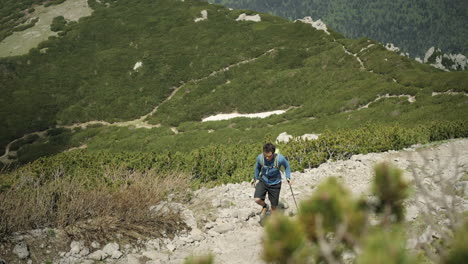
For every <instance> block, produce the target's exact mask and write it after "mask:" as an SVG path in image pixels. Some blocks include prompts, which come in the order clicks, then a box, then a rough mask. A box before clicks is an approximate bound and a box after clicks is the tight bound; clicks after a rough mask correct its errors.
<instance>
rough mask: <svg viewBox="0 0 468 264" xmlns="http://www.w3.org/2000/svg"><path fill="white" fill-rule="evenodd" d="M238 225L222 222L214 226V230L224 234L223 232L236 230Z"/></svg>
mask: <svg viewBox="0 0 468 264" xmlns="http://www.w3.org/2000/svg"><path fill="white" fill-rule="evenodd" d="M235 228H236V227H235V226H234V225H233V224H228V223H225V224H221V225H217V226H215V227H214V228H213V230H214V231H215V232H217V233H220V234H223V233H226V232H229V231H232V230H234V229H235Z"/></svg>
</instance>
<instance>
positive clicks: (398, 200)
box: [372, 163, 408, 222]
mask: <svg viewBox="0 0 468 264" xmlns="http://www.w3.org/2000/svg"><path fill="white" fill-rule="evenodd" d="M372 191H373V193H374V194H375V195H376V196H377V198H378V202H377V205H376V206H377V207H376V209H377V212H379V213H384V215H385V216H387V217H391V216H394V218H395V221H397V222H401V221H402V220H403V219H404V212H405V207H404V205H403V202H404V200H405V199H406V198H407V197H408V183H407V182H406V181H405V180H404V179H403V172H402V171H401V170H400V169H398V168H395V167H392V166H390V165H389V164H387V163H381V164H378V165H376V166H375V177H374V180H373V185H372Z"/></svg>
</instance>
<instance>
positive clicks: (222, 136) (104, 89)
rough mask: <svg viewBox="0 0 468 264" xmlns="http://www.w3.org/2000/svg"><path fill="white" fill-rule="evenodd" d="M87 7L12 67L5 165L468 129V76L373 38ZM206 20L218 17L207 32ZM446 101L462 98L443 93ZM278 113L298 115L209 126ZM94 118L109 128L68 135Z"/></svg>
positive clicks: (0, 108)
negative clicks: (434, 127) (339, 135)
mask: <svg viewBox="0 0 468 264" xmlns="http://www.w3.org/2000/svg"><path fill="white" fill-rule="evenodd" d="M88 2H89V4H90V6H91V7H92V8H93V9H94V12H93V14H92V15H91V16H89V17H84V18H82V19H81V20H80V22H79V23H68V24H67V25H66V26H65V28H64V30H63V31H61V32H60V33H59V36H58V37H50V38H49V40H48V41H46V42H44V43H41V44H40V45H39V47H37V48H34V49H32V50H31V51H30V53H29V54H27V55H24V56H17V57H6V58H2V59H0V73H1V74H0V78H1V82H0V83H1V84H0V92H1V93H2V97H1V99H0V100H1V101H0V113H1V117H2V118H1V121H0V122H1V123H0V127H1V128H2V129H1V131H0V147H1V152H2V154H3V152H4V151H5V146H6V145H7V144H8V143H9V142H12V141H13V140H17V141H15V142H13V144H12V145H11V146H10V151H15V152H11V153H9V157H8V158H9V159H10V160H18V161H19V162H20V163H21V164H23V163H26V162H29V161H33V160H35V159H37V158H39V157H42V156H48V155H52V154H56V153H60V152H62V151H64V150H67V149H69V148H72V147H80V146H81V147H85V148H86V151H95V150H99V151H101V150H106V151H123V152H139V153H140V152H155V153H166V152H167V151H188V150H191V149H193V148H200V147H204V146H207V145H209V144H223V145H229V144H239V143H246V144H247V143H249V144H250V143H255V142H259V141H262V140H263V139H264V138H265V135H270V136H271V137H272V138H276V136H277V135H278V134H279V133H281V132H284V131H286V132H288V133H290V134H293V135H296V136H299V135H302V134H305V133H321V132H323V131H325V130H327V129H330V130H336V129H357V128H360V127H362V126H363V125H365V124H382V125H394V124H399V125H401V126H402V127H415V126H417V125H425V124H429V123H431V122H433V121H462V122H465V121H466V115H464V114H463V113H466V112H467V109H468V107H467V97H466V92H467V91H468V85H467V83H468V74H467V73H466V72H450V73H447V72H442V71H439V70H437V69H434V68H432V67H430V66H426V65H422V64H419V63H417V62H415V61H413V60H410V59H408V58H405V57H402V56H399V55H397V54H396V53H393V52H390V51H387V50H386V49H385V48H384V47H382V46H381V45H380V44H379V43H378V42H376V41H374V40H371V39H367V38H362V39H358V40H352V39H346V38H344V37H343V36H342V35H341V34H339V33H337V32H334V31H332V30H329V31H330V34H327V33H326V32H324V31H321V30H316V29H315V28H313V27H311V25H309V24H305V23H301V22H297V23H294V22H291V21H288V20H285V19H281V18H278V17H275V16H272V15H268V14H263V13H261V14H260V16H261V22H252V21H236V19H237V18H238V17H239V15H240V14H242V13H247V14H251V15H253V14H257V12H254V11H249V10H229V9H228V8H225V7H223V6H219V5H211V4H207V3H205V2H201V1H185V2H180V1H169V0H160V1H150V0H139V1H130V0H126V1H125V0H122V1H111V0H108V1H100V3H98V2H96V1H93V0H90V1H88ZM109 4H110V5H109ZM51 8H52V7H51ZM203 10H207V14H208V19H207V20H204V21H199V22H195V21H194V20H195V19H196V18H200V17H202V14H201V11H203ZM137 63H141V65H142V66H141V67H140V68H137V69H134V68H135V66H136V65H137ZM446 91H452V92H455V94H440V95H433V92H446ZM386 95H388V96H387V97H385V96H386ZM169 98H170V99H169ZM366 105H368V107H367V108H362V107H363V106H366ZM155 107H158V108H157V109H156V110H155ZM279 109H283V110H288V111H287V112H286V113H285V114H283V115H277V116H272V117H269V118H265V119H245V118H237V119H233V120H227V121H216V122H203V123H202V122H201V120H202V119H203V118H205V117H208V116H210V115H214V114H218V113H230V112H234V111H238V112H240V113H256V112H263V111H273V110H279ZM93 120H97V121H101V122H98V123H96V124H94V125H92V126H90V127H88V128H87V129H82V128H80V127H79V126H74V127H69V128H67V126H69V125H74V124H80V123H83V122H87V121H93ZM132 120H133V121H132ZM127 121H129V122H133V123H125V122H127ZM105 122H107V123H105ZM109 123H114V125H110V126H109V125H108V124H109ZM139 126H146V127H153V128H151V129H149V128H137V127H139ZM40 131H44V133H43V134H40V135H38V134H35V135H29V136H27V137H25V138H23V139H21V140H18V139H20V138H21V137H23V136H24V135H27V134H29V133H33V132H40Z"/></svg>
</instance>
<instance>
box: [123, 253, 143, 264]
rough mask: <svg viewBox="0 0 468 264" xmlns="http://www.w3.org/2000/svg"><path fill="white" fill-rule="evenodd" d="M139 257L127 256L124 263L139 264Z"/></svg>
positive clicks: (135, 255)
mask: <svg viewBox="0 0 468 264" xmlns="http://www.w3.org/2000/svg"><path fill="white" fill-rule="evenodd" d="M140 258H141V256H140V255H137V254H130V255H127V261H126V262H125V263H127V264H140Z"/></svg>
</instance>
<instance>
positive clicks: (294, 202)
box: [288, 180, 298, 210]
mask: <svg viewBox="0 0 468 264" xmlns="http://www.w3.org/2000/svg"><path fill="white" fill-rule="evenodd" d="M288 184H289V188H290V189H291V194H292V197H293V199H294V204H296V210H297V209H298V208H297V202H296V197H294V192H293V190H292V186H291V184H290V183H289V180H288Z"/></svg>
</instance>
